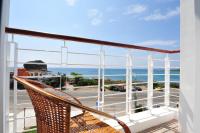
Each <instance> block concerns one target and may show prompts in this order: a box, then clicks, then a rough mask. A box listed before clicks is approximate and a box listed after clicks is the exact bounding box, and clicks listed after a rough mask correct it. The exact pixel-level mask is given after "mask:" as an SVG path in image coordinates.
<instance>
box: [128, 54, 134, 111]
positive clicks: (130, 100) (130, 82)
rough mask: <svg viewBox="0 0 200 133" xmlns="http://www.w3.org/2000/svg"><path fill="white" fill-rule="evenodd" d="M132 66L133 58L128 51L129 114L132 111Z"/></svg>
mask: <svg viewBox="0 0 200 133" xmlns="http://www.w3.org/2000/svg"><path fill="white" fill-rule="evenodd" d="M132 67H133V59H132V55H131V52H130V53H129V92H128V94H129V98H128V100H129V115H130V114H131V113H132V111H131V109H132V88H133V87H132Z"/></svg>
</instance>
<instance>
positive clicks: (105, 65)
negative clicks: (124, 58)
mask: <svg viewBox="0 0 200 133" xmlns="http://www.w3.org/2000/svg"><path fill="white" fill-rule="evenodd" d="M104 67H126V66H125V65H111V64H110V65H109V64H108V65H104Z"/></svg>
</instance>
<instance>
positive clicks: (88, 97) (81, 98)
mask: <svg viewBox="0 0 200 133" xmlns="http://www.w3.org/2000/svg"><path fill="white" fill-rule="evenodd" d="M97 97H98V96H87V97H78V98H77V99H80V100H83V99H90V98H97Z"/></svg>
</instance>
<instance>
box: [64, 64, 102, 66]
mask: <svg viewBox="0 0 200 133" xmlns="http://www.w3.org/2000/svg"><path fill="white" fill-rule="evenodd" d="M67 65H70V66H100V65H95V64H67Z"/></svg>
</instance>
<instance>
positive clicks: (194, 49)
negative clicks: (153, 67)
mask: <svg viewBox="0 0 200 133" xmlns="http://www.w3.org/2000/svg"><path fill="white" fill-rule="evenodd" d="M197 2H198V5H197ZM195 9H196V10H195ZM199 16H200V9H199V0H181V46H180V47H181V93H180V112H179V113H180V114H179V120H180V128H181V132H182V133H199V132H200V46H199V45H200V43H199V39H197V36H198V38H200V34H199V33H200V32H199V30H200V26H199Z"/></svg>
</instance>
